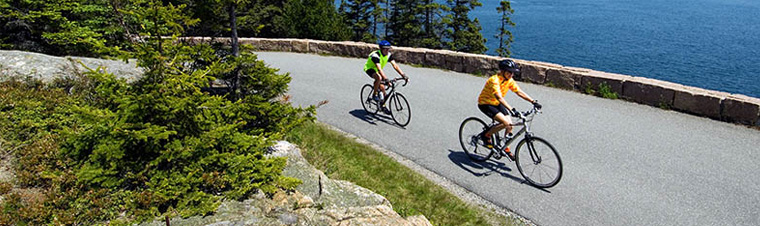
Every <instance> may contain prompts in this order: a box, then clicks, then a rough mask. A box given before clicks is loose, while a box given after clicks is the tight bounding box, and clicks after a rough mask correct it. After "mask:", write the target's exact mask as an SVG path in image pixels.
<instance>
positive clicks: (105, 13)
mask: <svg viewBox="0 0 760 226" xmlns="http://www.w3.org/2000/svg"><path fill="white" fill-rule="evenodd" d="M116 8H117V2H116V1H114V2H110V3H109V2H108V1H93V0H25V1H0V28H2V32H0V40H1V41H3V42H4V43H5V45H3V46H6V47H8V48H11V49H18V50H25V51H35V52H43V53H48V54H53V55H80V56H102V55H109V54H110V53H111V52H113V51H115V50H118V49H120V48H124V46H126V43H127V40H126V38H125V37H127V36H126V35H124V32H125V31H124V30H123V27H122V26H119V23H118V22H117V21H116V20H117V18H116V17H113V16H112V15H113V14H114V11H116V10H117V9H116Z"/></svg>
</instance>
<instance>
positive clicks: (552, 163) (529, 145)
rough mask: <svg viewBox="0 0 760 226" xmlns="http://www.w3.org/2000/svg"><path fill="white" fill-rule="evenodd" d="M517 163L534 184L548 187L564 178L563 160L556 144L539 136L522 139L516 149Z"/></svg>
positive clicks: (523, 173)
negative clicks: (555, 146) (553, 144)
mask: <svg viewBox="0 0 760 226" xmlns="http://www.w3.org/2000/svg"><path fill="white" fill-rule="evenodd" d="M515 163H516V164H517V169H518V170H520V174H522V176H523V178H525V180H527V181H528V182H529V183H531V184H533V186H536V187H539V188H548V187H552V186H554V185H557V183H559V180H560V178H562V160H561V159H560V157H559V153H557V150H556V149H554V146H552V145H551V144H549V142H548V141H546V140H544V139H541V138H539V137H530V138H526V139H523V140H521V141H520V143H519V144H517V150H515Z"/></svg>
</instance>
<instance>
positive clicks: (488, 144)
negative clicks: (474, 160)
mask: <svg viewBox="0 0 760 226" xmlns="http://www.w3.org/2000/svg"><path fill="white" fill-rule="evenodd" d="M478 136H479V137H480V140H481V141H483V146H486V147H487V148H489V149H490V148H493V141H491V137H488V136H486V133H485V132H483V133H480V134H479V135H478Z"/></svg>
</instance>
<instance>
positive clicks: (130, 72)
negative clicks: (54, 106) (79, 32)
mask: <svg viewBox="0 0 760 226" xmlns="http://www.w3.org/2000/svg"><path fill="white" fill-rule="evenodd" d="M87 68H90V69H93V70H96V69H98V68H100V69H104V70H105V71H107V72H108V73H112V74H114V75H116V77H117V78H123V79H126V80H127V81H135V80H136V79H137V78H139V77H140V76H142V73H143V70H142V69H141V68H138V67H137V62H136V61H135V60H130V61H129V62H124V61H117V60H104V59H95V58H85V57H56V56H49V55H45V54H39V53H30V52H22V51H4V50H0V73H1V74H0V79H2V77H5V76H16V77H30V78H34V79H40V80H41V81H42V82H45V83H50V82H53V81H55V80H56V79H67V78H72V77H76V76H78V75H82V74H83V73H84V72H87V71H88V69H87Z"/></svg>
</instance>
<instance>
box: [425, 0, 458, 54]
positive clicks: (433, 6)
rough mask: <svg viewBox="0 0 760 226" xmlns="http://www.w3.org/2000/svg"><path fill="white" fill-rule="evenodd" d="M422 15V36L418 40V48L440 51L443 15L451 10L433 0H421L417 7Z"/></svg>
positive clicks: (443, 22) (443, 28)
mask: <svg viewBox="0 0 760 226" xmlns="http://www.w3.org/2000/svg"><path fill="white" fill-rule="evenodd" d="M419 8H420V10H419V11H420V12H421V14H422V18H421V19H422V24H423V27H422V30H423V33H424V36H423V37H422V40H420V44H421V45H420V47H425V48H431V49H440V48H442V47H443V42H442V40H441V37H442V35H443V33H444V30H445V29H446V28H445V25H446V24H445V21H444V18H445V15H444V13H446V12H448V11H450V10H451V9H450V8H449V7H447V6H446V5H443V4H440V3H438V2H436V1H434V0H423V3H422V4H420V6H419Z"/></svg>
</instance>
